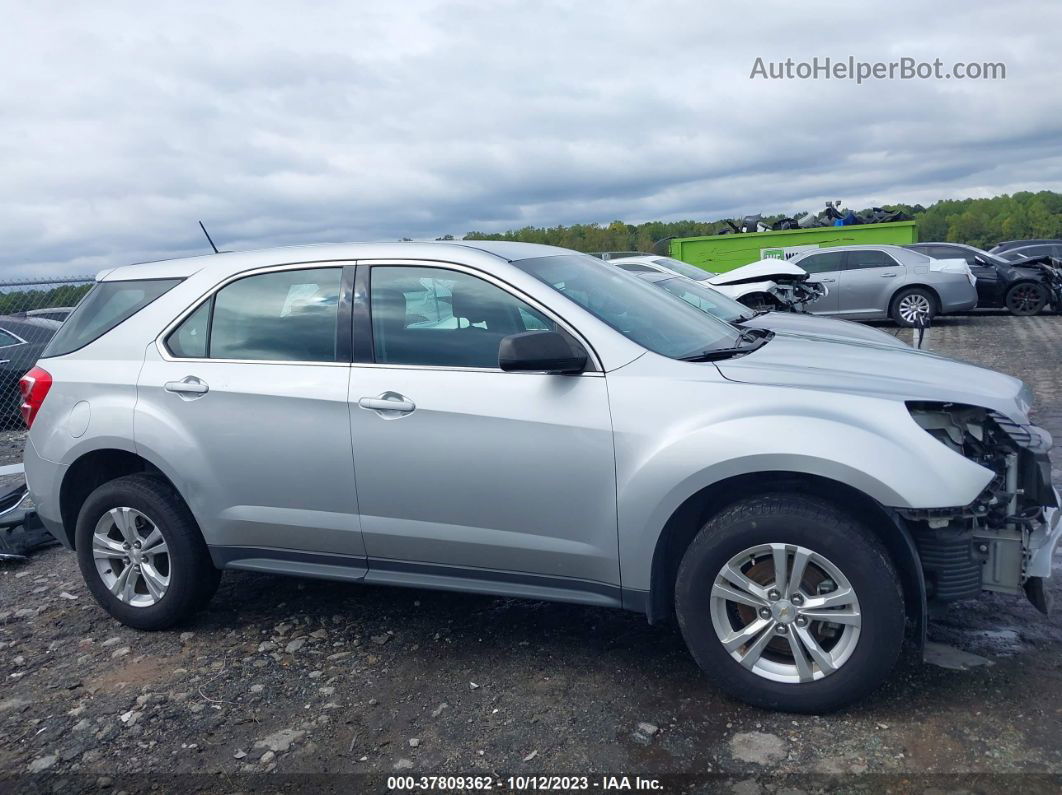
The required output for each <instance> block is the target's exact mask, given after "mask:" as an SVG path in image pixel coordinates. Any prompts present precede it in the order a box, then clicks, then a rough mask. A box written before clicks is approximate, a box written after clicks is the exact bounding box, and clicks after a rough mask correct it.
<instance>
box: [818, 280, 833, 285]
mask: <svg viewBox="0 0 1062 795" xmlns="http://www.w3.org/2000/svg"><path fill="white" fill-rule="evenodd" d="M819 281H820V282H829V283H830V284H833V283H834V282H835V281H837V280H836V279H819Z"/></svg>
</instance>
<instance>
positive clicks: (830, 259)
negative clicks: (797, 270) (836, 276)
mask: <svg viewBox="0 0 1062 795" xmlns="http://www.w3.org/2000/svg"><path fill="white" fill-rule="evenodd" d="M793 264H794V265H797V266H798V267H801V268H803V269H804V270H806V271H807V272H808V273H833V272H834V271H839V270H840V269H841V267H842V266H843V264H844V252H843V251H832V252H828V253H825V254H812V255H811V256H810V257H804V259H801V260H797V261H796V262H794V263H793Z"/></svg>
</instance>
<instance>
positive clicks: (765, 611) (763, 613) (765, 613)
mask: <svg viewBox="0 0 1062 795" xmlns="http://www.w3.org/2000/svg"><path fill="white" fill-rule="evenodd" d="M770 617H771V611H770V608H767V607H761V608H760V618H770Z"/></svg>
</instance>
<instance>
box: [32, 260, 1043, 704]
mask: <svg viewBox="0 0 1062 795" xmlns="http://www.w3.org/2000/svg"><path fill="white" fill-rule="evenodd" d="M22 388H23V392H24V395H25V403H24V405H23V407H22V408H23V413H24V416H25V418H26V421H27V423H29V425H30V426H31V430H30V434H29V443H28V444H27V446H26V451H25V465H26V474H27V477H28V480H29V485H30V492H31V494H32V497H33V499H34V501H35V502H36V504H37V507H38V510H39V512H40V516H41V518H42V520H43V521H44V523H45V524H46V526H47V527H48V529H49V530H50V531H51V532H52V533H53V534H54V535H55V536H56V537H57V538H58V539H59V540H60V541H61V542H62V543H63V544H65V545H66V546H68V547H71V548H73V549H74V550H75V551H76V553H77V556H78V561H79V563H80V567H81V570H82V572H83V574H84V577H85V580H86V582H87V584H88V587H89V589H90V590H91V592H92V593H93V595H94V596H95V598H96V599H97V600H98V601H99V603H100V605H102V606H103V608H104V609H105V610H107V611H108V612H109V613H110V614H111V615H113V616H114V617H116V618H117V619H118V620H120V621H121V622H123V623H125V624H127V625H129V626H132V627H137V628H141V629H162V628H166V627H170V626H172V625H174V624H175V623H176V622H179V621H181V620H182V619H185V618H187V617H188V616H189V615H191V614H192V613H194V612H195V611H196V610H197V609H199V608H201V607H203V606H204V605H205V604H206V603H207V601H208V600H209V599H210V598H211V595H212V594H213V593H214V591H215V589H216V587H217V585H218V579H219V576H220V570H221V569H226V568H230V569H246V570H252V571H258V572H273V573H278V574H295V575H301V576H308V577H323V578H329V579H337V580H349V581H358V582H364V583H373V584H388V585H405V586H414V587H420V588H437V589H447V590H460V591H473V592H478V593H487V594H503V595H506V596H516V597H526V598H531V599H553V600H559V601H566V602H576V603H581V604H586V605H597V606H602V607H606V606H607V607H622V608H626V609H628V610H634V611H637V612H640V613H643V614H645V615H646V616H648V618H649V620H650V621H652V622H657V621H661V620H664V619H666V618H668V617H670V616H674V617H675V618H676V619H677V621H678V625H679V626H680V627H681V631H682V633H683V636H684V637H685V639H686V641H687V643H688V645H689V648H690V651H691V652H692V654H693V656H694V657H695V658H696V660H697V662H698V663H699V664H700V665H701V666H702V667H703V669H704V670H705V671H706V672H708V674H709V675H710V676H711V677H712V678H713V679H714V680H715V681H716V682H717V683H718V684H719V685H720V686H721V687H722V688H724V689H725V690H727V691H728V692H730V693H732V694H734V695H735V696H737V697H738V698H741V699H744V700H746V701H749V702H751V703H753V704H757V705H762V706H767V707H774V708H781V709H786V710H794V711H823V710H829V709H833V708H836V707H839V706H841V705H843V704H846V703H848V702H851V701H852V700H853V699H856V698H859V697H860V696H862V695H863V694H865V693H867V692H868V691H870V690H871V689H873V688H875V687H876V686H877V685H878V684H880V683H881V682H882V681H883V680H884V679H885V678H886V676H887V675H888V673H889V671H890V670H891V669H892V667H893V664H894V662H895V661H896V659H897V656H898V654H899V652H900V649H901V645H902V643H903V641H904V639H905V636H906V637H907V638H909V639H911V640H912V641H913V642H914V643H916V644H917V643H920V642H921V640H922V638H923V633H924V629H925V622H926V612H927V601H934V602H947V601H950V600H954V599H962V598H969V597H971V596H976V595H977V594H978V593H980V592H981V590H982V589H986V588H987V589H990V590H994V591H1003V592H1006V593H1013V594H1021V593H1023V592H1025V593H1028V594H1029V595H1030V597H1031V598H1032V599H1033V600H1034V601H1036V602H1038V603H1039V604H1041V606H1043V603H1044V590H1043V578H1045V577H1048V576H1050V573H1051V566H1050V564H1051V554H1052V551H1053V549H1054V547H1055V545H1056V544H1057V542H1058V538H1059V532H1060V526H1059V523H1058V513H1057V511H1056V509H1055V506H1056V503H1057V496H1056V493H1055V491H1054V490H1053V489H1052V487H1051V484H1050V479H1049V472H1050V468H1049V465H1048V462H1047V449H1048V447H1049V445H1050V438H1049V437H1048V436H1047V434H1046V433H1044V432H1043V431H1041V430H1040V429H1038V428H1036V427H1034V426H1032V425H1030V424H1029V418H1028V410H1029V394H1028V392H1027V390H1026V389H1025V388H1024V387H1023V385H1022V384H1021V382H1019V381H1017V380H1015V379H1013V378H1010V377H1008V376H1005V375H1001V374H998V373H994V372H991V371H989V370H983V369H980V368H977V367H973V366H971V365H968V364H961V363H959V362H955V361H951V360H948V359H944V358H941V357H938V356H934V355H932V354H927V353H924V352H919V351H915V350H911V349H907V348H899V347H885V346H880V345H874V344H861V343H859V342H856V341H838V340H826V339H809V338H803V337H800V336H796V335H788V334H786V333H784V332H780V331H779V332H772V331H770V330H767V329H755V328H752V329H737V328H734V327H733V326H730V325H728V324H726V323H723V322H722V321H719V320H717V319H716V318H713V317H711V316H709V315H706V314H705V313H703V312H701V311H699V310H697V309H695V308H693V307H692V306H689V305H687V304H685V303H684V302H681V301H677V300H675V298H674V297H673V296H670V295H668V294H667V293H666V292H664V291H662V290H659V289H657V288H656V287H653V286H652V285H650V284H647V283H645V282H643V281H642V280H640V279H638V278H636V277H635V276H633V275H631V274H628V273H625V272H623V271H622V270H620V269H619V268H616V267H615V266H613V265H610V264H608V263H606V262H603V261H601V260H598V259H595V258H593V257H590V256H587V255H582V254H576V253H574V252H571V251H567V250H565V249H558V248H552V247H546V246H535V245H525V244H515V243H480V242H476V243H456V244H447V243H397V244H396V243H384V244H358V245H342V246H328V247H308V248H292V249H279V250H272V251H261V252H251V253H233V254H220V255H213V256H209V257H201V258H196V259H184V260H175V261H171V262H161V263H156V264H149V265H134V266H130V267H122V268H116V269H114V270H112V271H110V272H107V273H104V274H102V275H101V276H100V277H99V280H98V283H97V285H96V286H95V288H94V289H93V290H92V291H91V292H90V293H89V294H88V296H87V297H86V298H85V299H84V300H83V301H82V302H81V304H80V305H79V306H78V307H77V309H76V310H75V311H74V312H73V314H72V315H71V316H70V318H69V319H68V320H67V322H66V323H65V324H64V325H63V327H62V329H61V330H60V331H59V332H58V333H57V334H56V335H55V337H54V338H53V340H52V342H51V343H50V345H49V347H48V348H47V350H46V351H45V353H44V356H43V358H42V359H41V361H40V363H39V366H38V367H37V368H35V369H34V370H33V371H31V372H30V373H29V374H28V375H27V376H26V378H25V379H23V382H22Z"/></svg>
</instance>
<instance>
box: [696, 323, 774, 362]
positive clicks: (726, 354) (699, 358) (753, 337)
mask: <svg viewBox="0 0 1062 795" xmlns="http://www.w3.org/2000/svg"><path fill="white" fill-rule="evenodd" d="M772 337H774V332H773V331H767V330H766V329H746V330H745V331H743V332H741V341H742V342H743V343H744V344H743V345H735V346H734V347H732V348H709V349H708V350H704V351H701V352H700V353H693V354H690V355H689V356H680V357H679V358H680V359H681V360H682V361H684V362H714V361H718V360H720V359H731V358H733V357H735V356H744V355H745V354H748V353H752V352H753V351H756V350H759V349H760V348H762V347H763V346H764V345H766V344H767V343H768V342H770V341H771V338H772Z"/></svg>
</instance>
